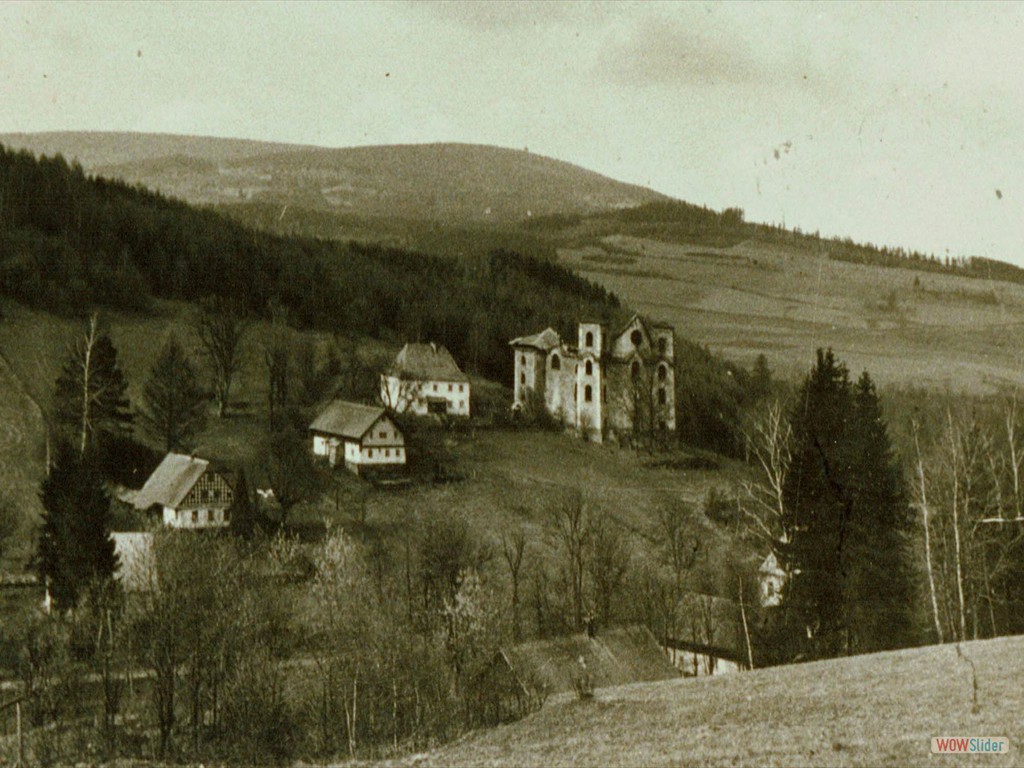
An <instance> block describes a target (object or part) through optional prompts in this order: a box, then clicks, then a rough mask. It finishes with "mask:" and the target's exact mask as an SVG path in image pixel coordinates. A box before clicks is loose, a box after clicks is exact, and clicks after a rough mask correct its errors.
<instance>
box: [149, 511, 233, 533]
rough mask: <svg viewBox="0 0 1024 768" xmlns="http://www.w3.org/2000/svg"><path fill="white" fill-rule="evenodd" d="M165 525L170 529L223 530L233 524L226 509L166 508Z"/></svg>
mask: <svg viewBox="0 0 1024 768" xmlns="http://www.w3.org/2000/svg"><path fill="white" fill-rule="evenodd" d="M163 517H164V525H166V526H168V527H170V528H190V529H195V528H223V527H224V526H226V525H229V524H230V523H231V515H230V512H229V510H228V509H227V508H225V507H195V508H192V507H190V508H185V507H181V508H178V509H175V508H173V507H164V514H163Z"/></svg>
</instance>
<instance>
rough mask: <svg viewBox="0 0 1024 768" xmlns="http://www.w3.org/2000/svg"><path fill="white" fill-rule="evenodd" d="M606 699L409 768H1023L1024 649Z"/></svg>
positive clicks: (1000, 646) (871, 663)
mask: <svg viewBox="0 0 1024 768" xmlns="http://www.w3.org/2000/svg"><path fill="white" fill-rule="evenodd" d="M962 649H963V653H964V654H965V655H966V656H967V657H968V658H969V659H970V660H971V661H972V662H973V663H974V665H975V666H976V669H977V684H978V694H977V705H976V706H975V705H974V703H973V701H972V680H971V667H970V664H969V663H968V662H967V661H965V660H963V659H961V658H959V657H958V655H957V651H956V648H955V647H954V646H952V645H946V646H931V647H927V648H914V649H910V650H906V651H896V652H891V653H882V654H874V655H868V656H857V657H852V658H847V659H839V660H833V661H822V662H814V663H809V664H799V665H791V666H786V667H776V668H772V669H763V670H756V671H753V672H746V673H738V674H733V675H726V676H723V677H704V678H690V679H683V680H672V681H668V682H663V683H646V684H637V685H631V686H623V687H620V688H607V689H602V690H598V691H597V692H596V696H595V699H594V701H591V702H581V701H576V700H569V701H565V700H563V701H552V702H550V703H548V705H547V706H545V707H544V708H543V709H542V710H541V711H540V712H537V713H535V714H533V715H531V716H529V717H527V718H525V719H524V720H522V721H520V722H518V723H513V724H510V725H506V726H500V727H498V728H495V729H492V730H489V731H480V732H477V733H474V734H470V735H469V736H468V737H466V738H464V739H462V740H460V741H459V742H456V743H454V744H452V745H450V746H448V747H444V748H441V749H439V750H437V751H435V752H430V753H427V754H420V755H414V756H411V757H408V758H406V759H404V760H402V761H399V762H397V763H392V764H394V765H407V766H420V767H421V768H425V767H426V766H451V765H457V766H465V767H466V768H470V767H471V766H479V767H480V768H485V767H486V768H497V766H556V767H557V766H604V765H607V766H659V765H666V766H667V765H673V766H689V765H693V766H697V765H702V766H769V765H771V766H884V765H893V766H911V765H927V764H938V763H941V764H942V765H944V766H945V765H980V764H981V763H982V762H984V763H985V765H992V766H1021V765H1024V753H1022V751H1021V748H1022V746H1024V718H1022V717H1021V711H1022V708H1024V687H1022V686H1021V684H1020V681H1021V679H1022V678H1024V637H1012V638H1000V639H997V640H985V641H977V642H973V643H965V644H964V645H963V646H962ZM933 736H1005V737H1008V738H1009V740H1010V752H1009V754H1007V755H1000V756H995V755H989V756H949V755H945V756H939V755H932V754H930V740H931V737H933Z"/></svg>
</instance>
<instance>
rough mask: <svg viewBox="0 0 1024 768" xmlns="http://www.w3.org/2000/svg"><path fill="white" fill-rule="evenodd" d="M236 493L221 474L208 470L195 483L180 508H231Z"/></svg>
mask: <svg viewBox="0 0 1024 768" xmlns="http://www.w3.org/2000/svg"><path fill="white" fill-rule="evenodd" d="M234 497H235V492H234V490H233V489H232V488H231V484H230V483H229V482H228V481H227V478H226V477H224V475H223V474H221V473H220V472H216V471H214V470H208V471H206V472H204V473H203V474H202V476H201V477H200V478H199V479H198V480H197V481H196V482H195V485H193V486H192V489H191V490H190V491H189V492H188V495H187V496H185V498H184V500H183V501H182V502H181V504H180V505H178V506H179V507H180V508H198V507H218V508H219V507H230V506H231V504H232V502H233V501H234Z"/></svg>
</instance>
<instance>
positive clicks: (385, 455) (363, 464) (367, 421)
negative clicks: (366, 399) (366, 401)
mask: <svg viewBox="0 0 1024 768" xmlns="http://www.w3.org/2000/svg"><path fill="white" fill-rule="evenodd" d="M309 433H310V435H311V437H312V439H313V455H314V456H316V457H318V458H321V459H324V460H326V461H327V463H328V464H330V465H331V466H332V467H335V466H337V465H338V464H342V463H344V465H345V468H346V469H348V470H349V471H351V472H355V473H356V474H363V473H365V472H367V471H368V470H376V471H387V470H396V469H401V468H404V467H405V436H404V435H403V434H402V430H401V429H399V427H398V425H397V424H395V422H394V421H392V420H391V417H389V416H388V414H387V412H386V411H385V410H384V409H383V408H381V407H380V406H379V405H362V404H360V403H349V402H346V401H344V400H335V401H334V402H332V403H331V404H330V405H328V406H327V407H326V408H325V409H324V410H323V412H322V413H321V414H320V415H319V416H317V417H316V419H315V420H314V421H313V423H312V424H310V425H309Z"/></svg>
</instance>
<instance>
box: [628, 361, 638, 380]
mask: <svg viewBox="0 0 1024 768" xmlns="http://www.w3.org/2000/svg"><path fill="white" fill-rule="evenodd" d="M629 373H630V375H631V376H632V377H633V378H634V379H636V378H639V377H640V361H639V360H634V361H633V364H632V365H631V366H629Z"/></svg>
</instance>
